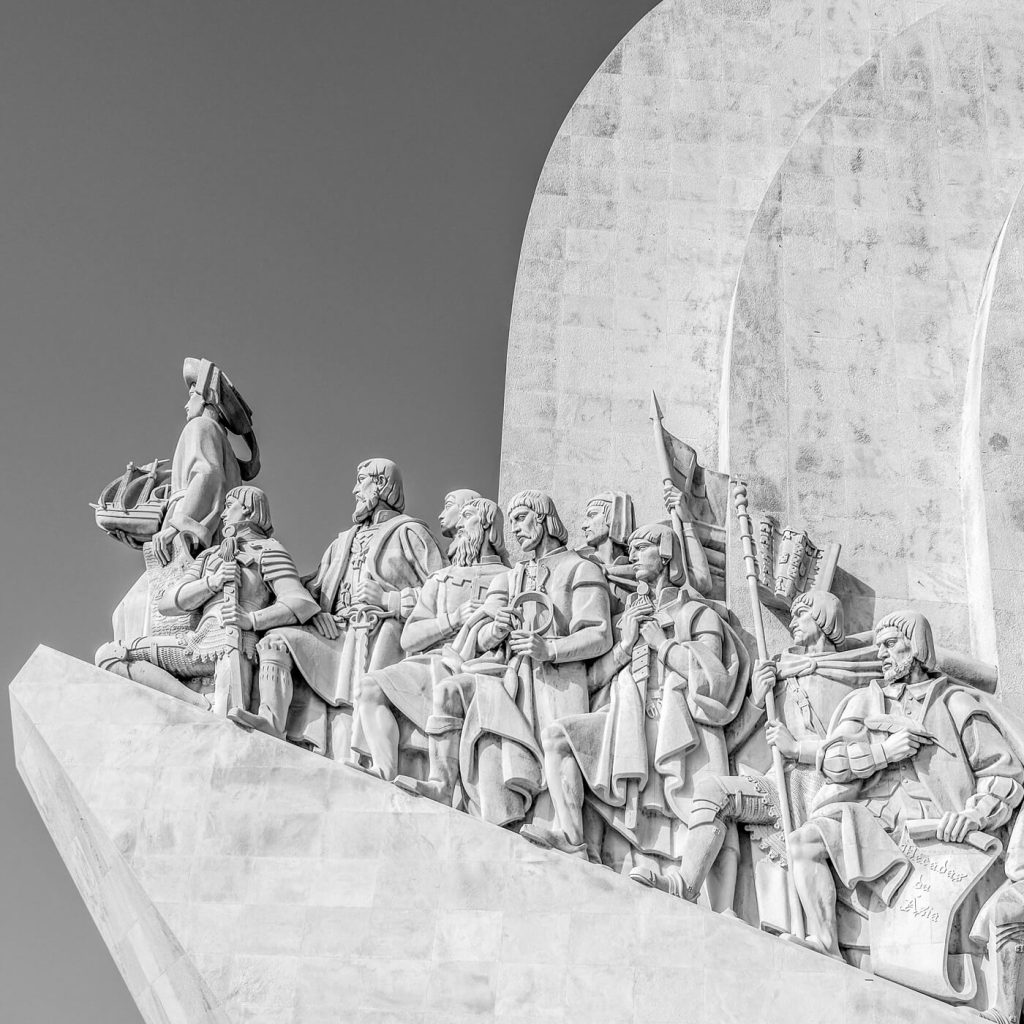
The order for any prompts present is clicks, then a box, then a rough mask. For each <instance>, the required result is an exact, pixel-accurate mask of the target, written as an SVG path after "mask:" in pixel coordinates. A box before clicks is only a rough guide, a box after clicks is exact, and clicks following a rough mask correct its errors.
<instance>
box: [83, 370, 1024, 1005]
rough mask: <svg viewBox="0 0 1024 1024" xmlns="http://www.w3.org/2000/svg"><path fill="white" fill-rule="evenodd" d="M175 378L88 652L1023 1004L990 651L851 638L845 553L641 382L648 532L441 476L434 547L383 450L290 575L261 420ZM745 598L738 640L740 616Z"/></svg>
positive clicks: (218, 388) (650, 872) (899, 964)
mask: <svg viewBox="0 0 1024 1024" xmlns="http://www.w3.org/2000/svg"><path fill="white" fill-rule="evenodd" d="M185 378H186V382H187V383H188V385H189V403H188V405H187V406H186V411H187V415H188V419H187V422H186V425H185V428H184V429H183V431H182V435H181V438H180V439H179V441H178V445H177V448H176V451H175V455H174V459H173V460H172V462H171V469H170V471H169V473H168V471H167V470H165V469H163V468H162V464H161V463H160V462H159V461H153V462H150V463H148V464H147V465H145V466H143V467H141V468H139V469H136V467H135V466H134V464H129V467H128V470H127V472H126V473H125V475H124V477H123V478H120V479H119V480H118V481H115V482H114V483H112V484H111V485H110V486H109V487H108V488H106V489H105V490H104V493H103V496H102V498H101V501H100V502H99V503H98V504H97V506H96V510H97V521H98V522H99V524H100V525H101V527H102V528H104V529H105V530H106V531H107V532H109V533H111V535H113V536H115V537H116V538H117V539H119V540H122V541H124V542H126V543H128V544H130V545H131V546H133V547H140V546H141V548H142V551H143V555H144V559H145V572H144V575H143V577H142V579H141V580H140V582H139V584H137V585H136V586H135V587H133V589H132V591H131V592H130V594H129V595H128V597H126V599H125V601H124V602H122V606H121V609H120V611H119V612H118V614H116V615H115V624H116V628H117V632H118V635H117V636H116V637H115V639H114V640H113V641H112V642H109V643H106V644H104V645H103V646H102V647H101V648H100V650H99V651H98V652H97V664H99V665H100V666H101V667H104V668H107V669H109V670H110V671H113V672H116V673H118V674H119V675H122V676H123V677H125V678H128V679H131V680H133V681H135V682H138V683H140V684H143V685H146V686H150V687H153V688H155V689H157V690H160V691H162V692H164V693H166V694H169V695H171V696H174V697H177V698H179V699H182V700H185V701H187V702H188V703H190V704H192V705H194V706H195V707H197V708H200V709H204V710H205V709H209V710H211V711H212V712H213V713H215V714H219V715H223V716H226V717H227V718H228V719H230V720H231V721H232V722H233V723H234V724H235V725H237V726H238V727H240V728H244V729H249V730H256V731H260V732H263V733H266V734H267V735H269V736H272V737H274V738H276V739H277V740H280V741H284V742H291V743H294V744H298V745H301V746H304V747H306V748H308V749H309V750H310V751H311V752H313V753H316V754H320V755H325V756H328V757H333V758H336V759H339V760H343V761H345V762H347V763H348V764H349V765H350V766H351V767H352V768H354V769H358V770H360V771H363V772H367V773H369V774H371V775H373V776H375V777H376V778H378V779H379V780H381V784H382V785H383V784H395V785H397V786H399V787H400V788H402V789H404V790H406V791H408V792H411V793H414V794H417V795H419V796H421V797H423V798H426V799H431V800H435V801H438V802H440V803H443V804H445V805H448V806H451V807H452V808H454V809H456V810H459V811H462V812H465V813H468V814H471V815H474V816H477V817H479V818H481V819H483V820H485V821H487V822H490V823H492V824H493V825H495V826H499V827H504V828H508V829H512V830H515V831H517V832H518V833H519V834H520V835H521V836H522V837H523V838H524V839H525V840H528V841H530V842H532V843H534V844H536V845H539V846H543V847H546V848H549V849H552V850H556V851H559V852H561V853H563V854H566V855H568V856H571V857H576V858H580V859H582V860H589V861H591V862H595V863H599V864H603V865H605V866H607V867H608V868H610V869H611V870H614V871H617V872H620V873H622V874H623V875H625V876H628V877H629V878H631V879H632V880H634V881H635V882H637V883H638V884H642V885H645V886H649V887H653V888H657V889H660V890H662V891H664V892H665V893H667V894H669V895H670V896H672V897H676V898H681V899H685V900H689V901H693V902H699V903H701V904H703V905H705V906H707V907H708V908H709V909H710V910H713V911H716V912H728V913H733V914H736V915H738V916H740V917H742V918H743V919H745V920H746V921H747V922H748V923H750V924H752V925H754V926H759V927H762V928H764V929H766V930H768V931H770V932H773V933H775V934H778V935H780V936H781V937H782V938H784V939H785V940H788V941H792V942H796V943H799V944H802V945H805V946H809V947H811V948H813V949H815V950H817V951H819V952H821V953H822V954H823V955H828V956H831V957H834V958H837V959H842V960H845V961H846V962H848V963H851V964H854V965H857V966H862V967H866V968H869V969H870V970H872V971H874V973H876V974H878V975H881V976H884V977H887V978H890V979H892V980H894V981H897V982H900V983H902V984H905V985H908V986H910V987H913V988H915V989H918V990H919V991H922V992H925V993H927V994H929V995H932V996H934V997H936V998H938V999H942V1000H945V1001H947V1002H951V1003H957V1004H967V1005H971V1006H974V1007H976V1008H978V1009H982V1010H984V1011H985V1012H986V1013H987V1014H988V1015H989V1017H990V1019H993V1020H1005V1021H1011V1020H1016V1019H1017V1015H1018V1014H1019V1010H1020V1004H1021V998H1022V995H1024V992H1022V988H1021V986H1022V978H1021V973H1022V972H1021V970H1020V966H1021V964H1020V960H1021V957H1022V955H1024V954H1022V953H1021V951H1020V950H1021V948H1022V947H1021V939H1022V938H1024V825H1022V824H1021V823H1020V822H1021V819H1020V816H1019V809H1020V806H1021V804H1022V798H1024V764H1022V760H1021V758H1022V754H1024V721H1022V720H1020V719H1018V718H1017V717H1016V716H1015V715H1014V714H1012V713H1011V712H1010V711H1009V710H1007V709H1006V708H1005V707H1004V706H1003V705H1002V704H1001V703H1000V702H999V701H998V700H997V699H996V698H995V697H994V696H993V695H992V691H993V690H994V689H995V685H994V684H995V677H994V670H993V669H992V668H991V666H986V665H982V664H980V663H976V662H973V661H972V660H971V659H969V658H966V657H964V656H962V655H953V654H951V653H950V652H948V651H943V650H942V649H941V648H939V647H937V646H936V644H935V641H934V638H933V637H932V631H931V626H930V625H929V622H928V620H927V619H926V618H925V617H924V616H923V615H921V614H920V613H918V612H916V611H914V610H906V611H902V612H897V613H894V614H889V615H886V616H884V617H883V618H882V619H881V620H880V621H879V622H878V623H877V624H876V625H875V628H874V629H873V630H872V631H870V632H868V633H859V634H855V635H852V636H850V635H847V631H846V628H845V625H844V608H843V605H842V602H841V601H840V599H839V598H838V597H837V596H836V595H834V594H833V593H831V592H830V589H829V588H830V585H831V582H832V578H833V574H834V572H835V570H836V566H837V561H838V557H839V546H838V545H837V544H835V543H832V542H830V541H829V539H828V538H819V539H816V540H813V541H812V540H811V538H809V537H808V535H807V533H806V532H805V531H804V530H803V529H802V528H801V527H800V526H799V524H793V525H787V526H784V527H780V525H779V524H778V522H776V521H775V520H773V519H772V518H770V517H767V516H765V517H763V518H761V519H760V520H759V521H758V525H757V526H756V527H755V526H754V519H753V518H752V517H751V516H750V514H749V513H748V512H747V510H746V494H745V489H744V488H743V487H742V486H740V487H738V488H737V489H736V490H735V495H733V494H731V493H730V488H731V487H732V486H733V484H734V482H731V481H730V480H729V478H728V477H727V476H726V475H724V474H720V473H715V472H713V471H711V470H708V469H706V468H704V467H703V466H701V465H700V462H699V460H698V455H697V453H696V452H695V451H694V450H693V449H692V448H691V447H689V446H688V445H686V444H685V443H684V442H682V441H680V440H679V439H677V438H675V437H673V436H672V435H671V434H670V433H669V432H668V431H667V430H666V429H665V427H664V425H663V423H662V412H661V409H660V408H659V407H658V405H657V401H656V399H655V400H654V401H653V402H652V420H653V425H654V444H655V455H656V459H657V463H656V464H657V465H658V467H659V469H660V472H661V484H662V490H663V496H664V508H663V509H661V510H659V512H658V514H657V516H655V517H653V518H650V519H648V520H646V521H642V522H641V525H640V526H639V527H638V526H637V516H636V512H635V509H634V505H633V500H632V498H631V497H630V495H629V493H627V492H626V491H625V490H621V489H616V488H615V487H612V488H609V489H608V490H605V491H601V492H599V493H597V494H595V495H594V496H593V497H592V498H591V499H590V500H589V501H588V502H586V504H585V506H584V507H583V508H580V509H578V510H574V511H575V512H576V514H577V515H579V517H580V521H581V524H580V533H581V535H582V539H583V541H584V542H585V543H584V544H583V545H582V546H581V547H578V548H575V549H574V548H571V547H570V546H568V541H569V530H568V528H567V527H566V525H565V521H564V520H563V518H562V516H561V514H560V511H559V510H558V509H557V508H556V507H555V504H554V502H553V501H552V499H551V498H550V497H549V496H548V495H547V494H545V493H543V492H541V491H537V490H526V491H522V492H520V493H518V494H516V495H515V496H513V497H512V498H511V499H510V501H509V502H508V503H507V507H506V508H505V509H504V510H502V509H501V508H500V507H499V506H498V505H497V503H496V502H494V501H493V500H490V499H488V498H486V497H483V496H481V495H480V494H479V493H478V492H476V491H471V490H467V489H457V490H452V491H450V492H449V493H448V495H447V496H446V498H445V502H444V507H443V508H442V510H441V512H440V515H439V516H438V524H439V527H440V532H441V535H442V536H443V537H444V539H445V541H446V542H447V544H446V547H444V548H442V547H441V546H439V544H438V542H437V540H436V539H435V537H434V535H433V533H432V532H431V530H430V528H429V527H428V526H427V524H426V523H425V522H424V521H423V520H421V519H418V518H416V517H415V516H412V515H409V514H408V513H407V512H406V501H405V492H404V486H403V482H402V475H401V472H400V470H399V467H398V466H397V465H396V464H395V463H394V462H392V461H391V460H389V459H384V458H371V459H367V460H365V461H363V462H361V463H360V464H359V465H358V466H357V468H356V473H355V481H354V483H355V486H354V488H353V495H354V498H355V508H354V511H353V514H352V518H351V522H349V523H345V524H342V526H343V528H342V529H341V531H340V532H339V534H338V535H337V536H336V537H335V539H334V540H333V541H331V543H330V544H329V545H328V547H327V548H326V550H325V552H324V555H323V557H322V559H321V561H320V563H319V566H318V567H317V568H316V569H315V570H314V571H313V572H311V573H309V574H307V575H302V574H300V572H299V570H298V569H297V568H296V566H295V564H294V562H293V561H292V559H291V557H290V555H289V554H288V552H287V550H286V549H285V547H284V546H283V545H282V544H281V543H280V542H279V541H278V540H277V539H276V538H275V537H274V536H273V534H274V527H273V523H272V521H271V518H270V505H269V501H268V498H267V495H266V494H265V493H264V492H263V491H262V490H261V489H259V488H258V487H255V486H253V485H251V484H243V483H242V480H243V479H245V480H249V479H251V478H252V477H253V476H254V475H255V473H256V472H257V471H258V468H259V457H258V450H257V448H256V445H255V437H254V435H253V431H252V412H251V410H250V409H249V407H248V405H246V404H245V402H244V400H243V399H242V398H241V396H240V395H239V394H238V392H237V390H236V389H235V388H234V386H233V385H232V384H231V382H230V381H229V380H228V378H227V377H226V376H225V375H224V374H223V372H222V371H220V369H219V368H218V367H216V366H215V365H214V364H212V363H209V362H208V361H206V360H188V361H187V362H186V366H185ZM229 433H236V434H240V435H242V436H244V437H245V438H246V439H247V441H248V442H249V444H250V449H251V452H252V457H251V458H250V460H249V461H248V462H246V463H241V464H240V463H239V462H238V460H237V457H236V456H235V455H234V453H233V452H232V450H231V447H230V444H229V443H228V441H227V436H228V434H229ZM734 496H735V510H732V511H731V506H732V504H733V501H732V498H733V497H734ZM506 531H507V532H508V533H509V534H511V538H512V539H514V540H515V541H516V542H517V544H518V546H519V548H520V550H521V551H522V553H523V557H522V558H521V560H520V561H518V562H516V563H515V564H514V565H509V558H508V554H507V547H506ZM730 545H738V546H739V547H737V549H736V551H735V552H734V554H736V555H737V556H738V555H740V554H741V555H742V559H741V560H742V564H743V566H744V569H743V571H742V572H737V574H736V578H735V579H734V578H732V576H731V575H730V572H731V570H730V565H731V564H733V561H736V564H739V561H737V560H735V559H733V560H731V559H730ZM740 548H742V551H740ZM744 575H745V576H746V583H747V588H746V591H747V593H746V594H745V593H744V587H743V582H744V581H743V576H744ZM748 596H749V599H750V602H751V605H750V612H751V613H752V615H753V619H752V620H751V619H750V618H749V616H748V617H747V618H746V619H745V621H748V622H750V621H753V622H754V624H755V628H754V631H753V635H751V634H750V633H748V632H746V631H745V630H744V629H743V628H742V627H741V625H740V619H739V617H738V616H737V614H736V613H737V610H738V608H739V603H740V602H742V601H744V600H745V599H747V597H748ZM763 607H770V608H772V609H773V610H774V611H775V612H776V613H778V614H782V615H784V616H785V617H786V618H787V619H788V623H789V633H790V640H791V642H790V644H789V645H788V647H787V649H785V650H782V651H768V650H767V649H766V641H765V637H764V629H763V626H762V625H761V623H762V615H763Z"/></svg>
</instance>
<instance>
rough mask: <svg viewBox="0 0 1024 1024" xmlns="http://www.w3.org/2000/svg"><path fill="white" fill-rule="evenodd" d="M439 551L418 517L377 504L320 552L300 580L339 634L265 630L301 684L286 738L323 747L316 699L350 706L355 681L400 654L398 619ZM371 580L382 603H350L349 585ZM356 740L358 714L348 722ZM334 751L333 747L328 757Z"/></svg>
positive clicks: (321, 712) (438, 560)
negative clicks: (312, 570) (283, 649)
mask: <svg viewBox="0 0 1024 1024" xmlns="http://www.w3.org/2000/svg"><path fill="white" fill-rule="evenodd" d="M443 561H444V558H443V556H442V554H441V552H440V550H439V548H438V546H437V542H436V541H435V540H434V538H433V536H432V535H431V533H430V530H429V529H428V528H427V526H426V524H425V523H422V522H421V521H420V520H418V519H413V518H411V517H410V516H406V515H400V514H399V513H397V512H394V511H391V510H389V509H388V510H380V511H378V512H377V513H376V514H375V515H374V516H373V518H372V520H371V521H370V522H368V523H360V524H358V525H356V526H353V527H352V528H351V529H349V530H346V531H344V532H343V533H341V534H340V535H339V536H338V537H337V539H336V540H335V541H334V542H333V543H332V544H331V545H330V547H329V548H328V549H327V550H326V551H325V552H324V556H323V558H322V559H321V561H320V567H319V568H318V570H317V572H316V574H315V576H314V577H313V579H312V580H310V581H309V582H307V587H308V589H309V591H310V593H311V594H312V595H313V596H314V597H315V598H316V599H317V600H318V601H319V602H320V609H321V611H324V612H327V613H328V614H331V615H334V616H336V617H337V619H338V622H339V628H340V635H339V636H338V638H337V639H335V640H329V639H327V638H326V637H323V636H321V635H320V633H319V632H317V630H316V629H315V628H314V627H312V626H282V627H278V628H277V629H274V630H271V633H272V634H273V635H274V636H277V637H280V638H281V639H282V640H284V641H285V643H286V644H287V647H288V651H289V653H290V654H291V657H292V661H293V663H294V667H295V671H296V672H297V673H298V675H299V676H300V677H301V678H302V680H304V681H305V683H306V684H307V685H308V687H309V690H311V691H312V693H309V692H308V691H299V690H298V689H297V692H296V696H295V698H294V699H293V708H292V713H291V715H290V716H289V722H288V737H289V739H293V740H296V741H300V742H304V743H306V744H307V745H309V746H312V747H313V749H316V750H323V749H324V748H325V746H326V736H325V715H326V710H325V708H324V704H327V705H329V706H331V707H353V706H354V705H355V704H356V702H357V699H358V688H359V680H360V679H361V678H362V676H363V674H364V673H365V672H368V671H372V670H374V669H378V668H383V667H384V666H386V665H393V664H395V662H397V661H400V660H401V659H402V655H403V651H402V645H401V634H402V623H403V622H404V620H405V618H406V617H407V616H408V615H409V613H410V612H411V611H412V609H413V607H414V605H415V603H416V598H417V596H418V593H419V589H420V587H422V586H423V583H424V582H425V581H426V579H427V577H428V576H429V575H430V574H431V573H432V572H434V571H436V570H437V569H439V568H441V566H442V564H443ZM367 579H369V580H374V581H375V582H376V583H378V584H380V586H381V587H382V588H383V590H384V601H385V605H386V607H384V608H364V607H363V606H360V605H355V604H354V603H353V596H352V595H353V593H354V591H355V587H356V585H357V584H358V583H359V582H361V581H363V580H367ZM352 739H353V741H358V717H356V718H355V719H354V721H353V736H352ZM340 753H341V752H339V751H335V756H338V755H339V754H340Z"/></svg>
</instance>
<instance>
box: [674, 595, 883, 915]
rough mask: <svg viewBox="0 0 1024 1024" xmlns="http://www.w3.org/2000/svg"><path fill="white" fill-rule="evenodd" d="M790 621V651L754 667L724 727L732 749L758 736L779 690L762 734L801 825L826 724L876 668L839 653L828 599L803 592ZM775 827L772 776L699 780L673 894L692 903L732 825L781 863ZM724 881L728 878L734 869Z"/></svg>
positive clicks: (833, 600)
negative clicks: (747, 829) (769, 700)
mask: <svg viewBox="0 0 1024 1024" xmlns="http://www.w3.org/2000/svg"><path fill="white" fill-rule="evenodd" d="M790 614H791V620H790V626H789V628H790V632H791V634H792V636H793V639H794V640H795V641H796V646H794V647H791V648H790V649H789V650H787V651H786V652H785V653H784V654H783V655H782V656H781V657H780V659H779V660H778V662H774V661H769V662H759V663H758V664H757V665H756V666H755V668H754V676H753V681H752V686H751V691H752V692H751V696H750V698H749V699H748V700H746V701H745V702H744V705H743V708H742V709H741V711H740V714H739V715H738V716H737V717H736V719H735V721H734V722H733V723H732V724H731V725H730V727H729V739H730V741H731V745H733V746H738V745H739V744H740V743H741V742H742V741H743V739H745V738H746V736H748V735H749V734H750V733H751V732H752V731H753V730H754V729H756V728H757V726H758V725H759V724H760V723H761V722H762V721H763V720H764V716H765V697H766V695H767V693H768V691H769V690H772V689H776V688H778V691H779V692H777V694H776V707H777V709H778V716H779V717H778V721H777V722H775V723H773V724H770V725H768V726H766V730H765V731H766V733H767V737H768V743H769V745H771V746H775V747H777V748H778V749H779V750H780V752H781V753H782V756H783V757H784V758H785V765H786V789H787V793H788V796H789V805H790V808H791V811H792V815H793V821H794V822H795V823H796V824H802V823H803V822H804V821H806V820H807V816H808V813H809V809H810V804H811V801H812V800H813V798H814V795H815V794H816V793H817V791H818V790H819V789H820V788H821V786H822V784H823V783H824V781H825V779H824V776H822V775H821V773H820V772H819V771H818V758H819V755H820V753H821V750H822V746H823V742H824V739H825V734H826V731H827V729H828V723H829V721H830V720H831V718H832V715H833V713H834V712H835V710H836V708H837V707H838V705H839V704H840V702H841V701H842V700H843V699H844V698H845V697H847V696H848V695H849V693H850V690H851V689H852V688H853V687H856V686H862V685H864V684H866V683H867V682H868V680H869V679H870V678H872V676H873V675H875V674H877V671H876V666H877V663H876V662H874V661H873V660H869V659H866V658H865V657H864V655H865V654H873V653H874V651H873V650H871V649H866V650H861V651H856V652H849V653H845V652H841V651H839V648H841V647H842V645H843V642H844V640H845V633H844V627H843V606H842V604H840V602H839V598H837V597H836V596H835V595H834V594H830V593H828V592H827V591H823V590H811V591H808V592H807V593H805V594H802V595H800V596H798V597H797V598H796V599H795V600H794V601H793V603H792V606H791V609H790ZM781 820H782V819H781V811H780V808H779V790H778V784H777V782H776V779H775V776H774V774H773V773H771V772H769V771H767V770H766V771H764V772H751V773H748V774H740V775H705V776H702V777H701V778H700V779H699V780H698V781H697V783H696V785H695V787H694V792H693V800H692V802H691V804H690V819H689V828H688V830H687V833H686V838H685V840H684V841H683V845H682V849H681V852H680V861H679V868H678V872H675V870H674V869H673V871H672V874H674V875H675V881H676V883H677V885H676V886H674V887H673V891H674V892H675V893H676V895H679V896H681V897H683V898H684V899H687V900H691V901H693V900H696V899H697V896H698V894H699V893H700V891H701V887H702V886H703V885H704V882H705V880H706V879H707V877H708V872H709V871H710V870H711V867H712V865H714V863H715V861H716V858H718V856H719V854H720V852H721V851H722V845H723V842H724V840H725V837H726V835H727V834H728V832H729V825H731V824H732V823H742V824H745V825H758V826H763V829H762V832H763V834H764V836H765V839H764V840H762V841H763V842H766V843H769V844H770V847H769V848H770V851H771V852H772V853H773V854H774V855H775V856H777V857H780V858H781V857H783V856H784V851H785V837H784V836H783V835H782V833H781V831H780V828H781V825H780V822H781ZM723 874H726V875H727V876H728V877H734V875H735V864H733V865H732V866H731V867H730V868H729V869H728V870H727V871H726V872H723ZM722 898H723V903H724V906H725V907H731V904H732V899H731V893H730V892H725V893H723V894H722ZM716 909H722V908H721V907H719V908H716Z"/></svg>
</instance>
